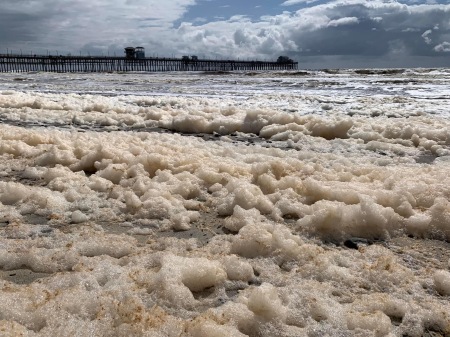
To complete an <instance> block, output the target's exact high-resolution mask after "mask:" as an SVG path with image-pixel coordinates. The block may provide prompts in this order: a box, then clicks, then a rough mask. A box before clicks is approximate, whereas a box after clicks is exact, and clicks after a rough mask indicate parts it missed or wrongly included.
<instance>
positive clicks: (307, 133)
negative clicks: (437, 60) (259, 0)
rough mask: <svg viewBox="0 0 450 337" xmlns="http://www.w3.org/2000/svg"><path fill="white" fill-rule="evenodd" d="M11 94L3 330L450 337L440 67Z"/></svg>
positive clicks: (3, 88)
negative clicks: (448, 336) (449, 336)
mask: <svg viewBox="0 0 450 337" xmlns="http://www.w3.org/2000/svg"><path fill="white" fill-rule="evenodd" d="M0 79H1V81H0V122H1V124H0V140H1V141H0V156H1V160H0V285H1V287H2V292H1V293H0V300H1V302H2V303H3V304H4V305H2V306H1V307H0V332H1V333H0V335H1V334H4V335H5V336H15V335H23V336H49V335H56V336H74V335H78V336H88V335H89V336H245V335H246V336H255V337H256V336H324V335H330V336H385V335H391V336H427V335H428V336H447V335H449V334H450V314H449V313H450V305H449V296H450V272H449V269H450V249H449V248H450V244H449V241H450V203H449V200H450V192H449V186H450V178H449V174H448V172H449V166H450V122H449V111H450V94H449V93H450V90H449V89H450V72H449V71H448V70H446V69H438V70H436V69H404V70H401V71H400V70H398V71H392V70H383V69H380V70H375V71H373V70H370V71H369V70H360V71H354V70H324V71H305V72H280V73H226V74H214V75H212V74H210V75H208V74H200V73H164V74H156V73H149V74H133V73H127V74H46V73H36V74H29V73H22V74H1V75H0Z"/></svg>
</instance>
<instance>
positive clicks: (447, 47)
mask: <svg viewBox="0 0 450 337" xmlns="http://www.w3.org/2000/svg"><path fill="white" fill-rule="evenodd" d="M433 49H434V50H435V51H436V52H438V53H449V52H450V42H442V43H440V44H438V45H437V46H436V47H434V48H433Z"/></svg>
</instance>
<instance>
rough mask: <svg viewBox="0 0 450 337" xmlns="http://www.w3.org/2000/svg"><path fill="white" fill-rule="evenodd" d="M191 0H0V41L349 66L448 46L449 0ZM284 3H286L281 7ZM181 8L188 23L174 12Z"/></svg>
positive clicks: (437, 53)
mask: <svg viewBox="0 0 450 337" xmlns="http://www.w3.org/2000/svg"><path fill="white" fill-rule="evenodd" d="M198 1H200V0H198ZM198 1H197V2H198ZM195 5H196V0H171V1H165V2H163V1H160V0H159V1H156V0H96V1H92V0H78V1H68V0H2V1H1V2H0V31H1V32H2V34H1V36H0V46H9V48H10V49H12V48H23V46H24V45H26V46H27V48H30V49H33V50H35V49H36V48H41V49H42V48H44V50H45V49H47V48H51V49H52V50H54V49H57V50H60V51H62V50H64V51H66V52H71V53H75V54H78V52H79V50H82V51H88V50H89V51H90V52H91V54H93V53H105V54H106V52H108V51H110V52H112V51H114V52H117V53H118V54H120V55H121V54H122V53H123V51H122V50H123V47H124V46H125V45H143V46H145V47H146V49H147V55H155V54H159V55H172V54H175V55H189V54H194V55H199V56H206V57H214V58H215V57H223V58H232V57H233V58H260V59H276V58H277V57H278V56H279V55H288V56H290V57H292V58H294V59H297V60H300V61H301V62H306V60H313V61H314V62H315V63H314V64H316V63H317V62H318V61H317V60H328V61H330V60H333V62H339V64H344V63H343V62H344V61H346V60H347V61H348V63H349V64H351V65H352V64H357V62H355V61H354V60H357V59H365V60H368V62H369V61H370V62H371V64H385V63H386V64H388V63H389V62H391V64H399V63H400V64H401V63H402V62H404V63H405V64H406V63H408V62H409V60H413V59H420V60H421V62H425V61H424V60H426V59H427V60H428V61H429V62H430V65H432V64H433V62H434V61H433V60H438V59H439V60H443V58H440V57H443V56H444V55H443V52H448V51H449V50H448V49H449V45H448V42H446V41H450V5H444V4H427V3H426V2H424V1H402V2H399V1H384V0H370V1H369V0H332V1H325V2H324V1H315V0H288V1H284V2H282V5H283V6H281V5H280V6H279V7H278V9H279V12H278V13H273V12H272V13H267V14H266V15H264V16H261V17H259V18H255V17H254V16H252V13H249V12H242V13H239V14H237V15H234V16H232V17H223V14H222V15H221V16H216V17H215V18H214V19H210V20H212V21H209V22H207V21H205V20H204V19H203V18H204V17H207V16H206V15H205V13H203V12H202V13H200V12H199V13H198V14H197V15H195V9H196V7H195ZM286 6H289V9H290V11H284V10H283V9H286ZM253 7H254V6H253ZM272 7H273V6H272ZM249 8H250V9H249V11H250V10H251V8H252V6H250V7H249ZM188 11H191V12H190V15H189V17H191V18H192V20H190V21H189V22H188V21H185V19H183V18H184V15H185V14H186V13H187V12H188ZM235 13H236V12H235ZM219 14H220V13H219ZM433 46H434V47H433ZM1 52H2V51H1V50H0V53H1ZM400 55H401V57H400ZM311 62H312V61H311ZM377 62H378V63H377ZM411 62H412V61H411ZM436 62H437V61H436ZM439 62H441V61H439ZM446 62H447V64H449V65H450V60H447V61H446ZM311 64H312V63H311ZM408 64H409V63H408ZM421 64H422V63H421Z"/></svg>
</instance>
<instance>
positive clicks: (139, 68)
mask: <svg viewBox="0 0 450 337" xmlns="http://www.w3.org/2000/svg"><path fill="white" fill-rule="evenodd" d="M297 67H298V62H293V61H290V62H267V61H239V60H207V59H195V60H185V59H179V58H154V57H153V58H143V59H128V58H125V57H109V56H108V57H102V56H93V57H90V56H51V55H49V56H24V55H2V54H0V72H58V73H71V72H73V73H83V72H128V71H133V72H165V71H204V72H208V71H210V72H217V71H265V70H294V69H297Z"/></svg>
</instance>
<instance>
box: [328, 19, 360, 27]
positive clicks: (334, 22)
mask: <svg viewBox="0 0 450 337" xmlns="http://www.w3.org/2000/svg"><path fill="white" fill-rule="evenodd" d="M358 23H359V19H358V18H355V17H348V18H339V19H337V20H331V21H330V22H328V24H327V26H328V27H338V26H344V25H353V24H358Z"/></svg>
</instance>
